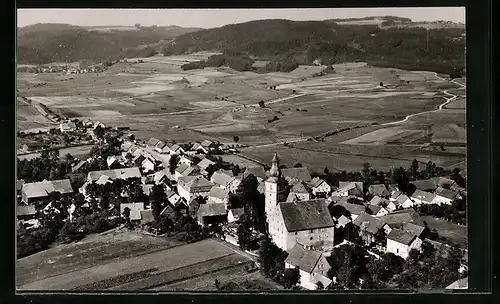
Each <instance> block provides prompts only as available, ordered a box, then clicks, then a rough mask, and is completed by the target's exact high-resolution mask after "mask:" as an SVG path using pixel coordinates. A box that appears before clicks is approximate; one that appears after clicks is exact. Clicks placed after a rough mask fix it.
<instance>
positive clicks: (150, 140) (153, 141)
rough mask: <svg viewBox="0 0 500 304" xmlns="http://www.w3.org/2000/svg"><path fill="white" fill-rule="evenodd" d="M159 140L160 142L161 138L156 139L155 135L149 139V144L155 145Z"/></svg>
mask: <svg viewBox="0 0 500 304" xmlns="http://www.w3.org/2000/svg"><path fill="white" fill-rule="evenodd" d="M158 142H159V140H158V139H156V138H154V137H151V138H150V139H149V140H148V145H151V146H155V145H156V144H157V143H158Z"/></svg>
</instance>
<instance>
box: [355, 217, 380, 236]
mask: <svg viewBox="0 0 500 304" xmlns="http://www.w3.org/2000/svg"><path fill="white" fill-rule="evenodd" d="M352 224H353V225H355V226H357V227H360V228H364V230H365V231H367V232H369V233H371V234H375V233H377V232H378V230H379V229H380V228H382V226H384V222H383V221H381V220H380V219H379V218H376V217H374V216H373V215H369V214H368V213H366V212H362V213H361V214H360V215H359V216H358V217H357V218H356V219H355V220H354V221H353V222H352Z"/></svg>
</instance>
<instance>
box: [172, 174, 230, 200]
mask: <svg viewBox="0 0 500 304" xmlns="http://www.w3.org/2000/svg"><path fill="white" fill-rule="evenodd" d="M213 186H214V184H213V183H212V182H210V181H209V180H207V179H206V178H204V177H203V176H201V175H195V176H183V177H181V178H179V180H178V183H177V192H178V193H179V196H180V197H182V198H184V199H185V200H186V201H188V202H189V201H190V200H191V198H192V197H194V196H202V197H207V196H208V195H209V194H210V190H211V189H212V187H213ZM223 205H224V204H223Z"/></svg>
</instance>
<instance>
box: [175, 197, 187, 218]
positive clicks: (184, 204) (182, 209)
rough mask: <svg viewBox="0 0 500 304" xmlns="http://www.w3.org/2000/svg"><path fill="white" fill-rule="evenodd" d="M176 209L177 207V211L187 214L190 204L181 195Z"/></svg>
mask: <svg viewBox="0 0 500 304" xmlns="http://www.w3.org/2000/svg"><path fill="white" fill-rule="evenodd" d="M174 209H175V212H177V213H179V214H182V215H186V214H187V213H188V210H189V206H188V203H187V201H186V200H185V199H184V198H182V197H181V199H180V200H179V201H177V203H176V204H175V206H174Z"/></svg>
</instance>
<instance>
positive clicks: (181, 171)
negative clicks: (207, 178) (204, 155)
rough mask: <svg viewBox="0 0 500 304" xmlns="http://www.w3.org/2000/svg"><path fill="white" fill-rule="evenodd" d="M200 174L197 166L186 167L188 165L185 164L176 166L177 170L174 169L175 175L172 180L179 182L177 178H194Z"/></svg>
mask: <svg viewBox="0 0 500 304" xmlns="http://www.w3.org/2000/svg"><path fill="white" fill-rule="evenodd" d="M198 174H200V169H199V167H198V166H196V165H194V166H188V165H185V164H180V165H178V166H177V168H175V175H174V179H175V180H176V181H178V180H179V178H181V177H186V176H195V175H198Z"/></svg>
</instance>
